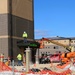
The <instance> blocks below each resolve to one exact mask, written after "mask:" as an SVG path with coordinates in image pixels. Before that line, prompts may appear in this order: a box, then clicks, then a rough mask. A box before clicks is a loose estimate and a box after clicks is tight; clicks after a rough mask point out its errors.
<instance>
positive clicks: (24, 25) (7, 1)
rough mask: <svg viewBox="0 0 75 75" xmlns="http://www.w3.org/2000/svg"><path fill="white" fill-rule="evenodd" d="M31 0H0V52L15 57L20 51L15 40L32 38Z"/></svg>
mask: <svg viewBox="0 0 75 75" xmlns="http://www.w3.org/2000/svg"><path fill="white" fill-rule="evenodd" d="M33 15H34V13H33V0H0V53H4V55H5V57H7V56H11V57H12V58H15V57H16V55H17V54H18V53H19V52H20V50H19V48H18V47H17V41H19V40H23V38H22V34H23V32H24V31H26V32H27V34H28V39H34V18H33V17H34V16H33Z"/></svg>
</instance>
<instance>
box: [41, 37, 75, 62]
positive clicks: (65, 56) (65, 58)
mask: <svg viewBox="0 0 75 75" xmlns="http://www.w3.org/2000/svg"><path fill="white" fill-rule="evenodd" d="M43 41H48V42H51V43H53V44H56V45H59V46H62V47H64V48H65V49H66V50H68V51H69V52H68V53H63V54H62V55H61V58H62V61H63V62H67V61H69V60H70V59H71V58H74V57H75V52H74V47H73V46H68V45H64V44H62V43H59V42H56V41H54V40H52V39H48V38H42V39H41V43H40V48H44V43H43Z"/></svg>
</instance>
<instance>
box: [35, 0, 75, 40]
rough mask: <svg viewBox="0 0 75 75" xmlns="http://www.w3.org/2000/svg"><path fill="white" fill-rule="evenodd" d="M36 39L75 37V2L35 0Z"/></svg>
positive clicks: (67, 0)
mask: <svg viewBox="0 0 75 75" xmlns="http://www.w3.org/2000/svg"><path fill="white" fill-rule="evenodd" d="M34 25H35V26H34V28H35V30H34V31H35V34H34V35H35V39H38V38H42V37H45V38H47V37H55V36H61V37H75V0H34Z"/></svg>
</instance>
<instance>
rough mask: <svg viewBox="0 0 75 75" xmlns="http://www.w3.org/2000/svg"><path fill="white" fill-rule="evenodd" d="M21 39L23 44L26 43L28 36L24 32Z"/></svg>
mask: <svg viewBox="0 0 75 75" xmlns="http://www.w3.org/2000/svg"><path fill="white" fill-rule="evenodd" d="M22 37H23V38H24V42H25V43H26V42H27V37H28V35H27V33H26V32H25V31H24V33H23V35H22Z"/></svg>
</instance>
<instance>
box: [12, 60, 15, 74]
mask: <svg viewBox="0 0 75 75" xmlns="http://www.w3.org/2000/svg"><path fill="white" fill-rule="evenodd" d="M12 72H13V75H15V73H14V60H13V61H12Z"/></svg>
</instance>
